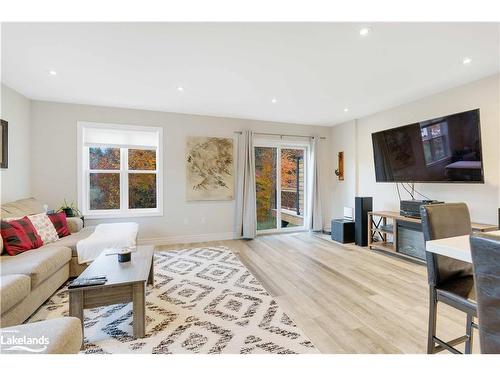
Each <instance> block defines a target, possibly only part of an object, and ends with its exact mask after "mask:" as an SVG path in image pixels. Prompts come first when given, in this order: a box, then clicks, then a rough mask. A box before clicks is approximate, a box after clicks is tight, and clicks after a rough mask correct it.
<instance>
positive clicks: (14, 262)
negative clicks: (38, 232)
mask: <svg viewBox="0 0 500 375" xmlns="http://www.w3.org/2000/svg"><path fill="white" fill-rule="evenodd" d="M70 259H71V249H69V248H67V247H63V246H42V247H40V248H38V249H35V250H29V251H26V252H24V253H21V254H19V255H16V256H5V255H4V256H1V257H0V270H1V274H2V276H5V275H15V274H22V275H26V276H29V277H30V278H31V289H34V288H36V287H37V286H38V285H40V284H41V283H42V282H43V281H44V280H45V279H47V278H48V277H49V276H52V275H53V274H54V273H55V272H56V271H58V270H59V269H60V268H61V267H62V266H64V265H65V264H66V263H68V262H69V261H70Z"/></svg>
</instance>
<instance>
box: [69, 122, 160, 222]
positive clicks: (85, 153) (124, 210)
mask: <svg viewBox="0 0 500 375" xmlns="http://www.w3.org/2000/svg"><path fill="white" fill-rule="evenodd" d="M91 127H93V128H96V127H98V128H99V127H102V128H105V129H118V130H136V131H151V132H156V133H157V136H158V146H157V148H156V170H155V171H153V170H141V171H136V170H129V169H128V150H129V149H134V148H133V146H130V147H127V146H123V147H120V146H114V147H115V148H120V169H119V170H92V171H91V170H90V168H89V148H90V147H88V146H86V145H85V144H84V141H85V140H84V137H83V131H84V129H85V128H91ZM77 142H78V145H77V146H78V147H77V148H78V208H79V210H80V211H81V212H82V215H83V216H85V217H86V218H89V219H90V218H92V219H110V218H128V217H146V216H163V163H162V162H163V128H162V127H151V126H135V125H122V124H107V123H95V122H83V121H78V122H77ZM103 147H106V146H103ZM109 147H113V146H109ZM137 149H141V147H137ZM90 173H119V174H120V209H117V210H91V209H90V202H89V194H90ZM130 173H156V208H134V209H129V208H128V198H129V195H128V194H129V191H128V189H129V187H128V177H129V174H130Z"/></svg>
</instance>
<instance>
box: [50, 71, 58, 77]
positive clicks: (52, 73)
mask: <svg viewBox="0 0 500 375" xmlns="http://www.w3.org/2000/svg"><path fill="white" fill-rule="evenodd" d="M49 74H50V75H51V76H56V75H57V72H56V71H55V70H49Z"/></svg>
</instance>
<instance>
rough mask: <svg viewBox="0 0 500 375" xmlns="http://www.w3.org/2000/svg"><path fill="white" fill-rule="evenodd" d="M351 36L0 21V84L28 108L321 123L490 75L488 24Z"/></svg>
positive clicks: (250, 27)
mask: <svg viewBox="0 0 500 375" xmlns="http://www.w3.org/2000/svg"><path fill="white" fill-rule="evenodd" d="M363 26H367V25H366V24H357V23H267V24H265V23H100V24H98V23H11V24H5V23H4V24H3V25H2V81H3V82H4V83H6V84H7V85H8V86H11V87H12V88H14V89H16V90H18V91H19V92H21V93H22V94H24V95H26V96H28V97H30V98H33V99H38V100H50V101H60V102H69V103H82V104H96V105H104V106H116V107H129V108H140V109H151V110H161V111H168V112H180V113H191V114H206V115H215V116H225V117H238V118H248V119H258V120H269V121H278V122H290V123H303V124H313V125H331V124H336V123H339V122H343V121H346V120H350V119H353V118H358V117H362V116H364V115H367V114H370V113H374V112H377V111H380V110H383V109H386V108H390V107H393V106H395V105H398V104H402V103H404V102H408V101H411V100H414V99H418V98H420V97H423V96H426V95H429V94H432V93H435V92H439V91H442V90H446V89H448V88H451V87H454V86H458V85H460V84H463V83H466V82H469V81H473V80H476V79H479V78H481V77H485V76H488V75H491V74H495V73H496V72H498V71H499V26H498V24H496V23H406V24H404V23H378V24H377V23H373V24H369V25H368V26H370V27H371V29H372V32H371V33H370V34H369V35H368V36H366V37H361V36H360V35H359V30H360V28H361V27H363ZM464 57H470V58H472V63H471V64H469V65H464V64H462V60H463V58H464ZM50 70H55V71H56V72H57V75H56V76H52V75H50V74H49V73H48V72H49V71H50ZM179 86H182V87H183V88H184V91H183V92H179V91H178V90H177V87H179ZM273 98H276V99H277V102H276V103H275V104H273V103H272V102H271V101H272V99H273ZM346 107H347V108H349V111H348V112H344V108H346Z"/></svg>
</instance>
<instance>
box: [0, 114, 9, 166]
mask: <svg viewBox="0 0 500 375" xmlns="http://www.w3.org/2000/svg"><path fill="white" fill-rule="evenodd" d="M0 122H1V129H0V147H1V150H0V168H8V167H9V123H8V122H7V121H4V120H0Z"/></svg>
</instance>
